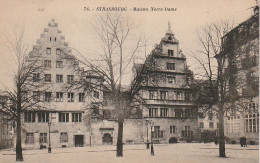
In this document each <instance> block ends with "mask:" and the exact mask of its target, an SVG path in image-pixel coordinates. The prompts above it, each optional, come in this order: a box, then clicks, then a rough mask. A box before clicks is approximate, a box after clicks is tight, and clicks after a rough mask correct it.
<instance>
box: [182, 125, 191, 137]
mask: <svg viewBox="0 0 260 163" xmlns="http://www.w3.org/2000/svg"><path fill="white" fill-rule="evenodd" d="M182 136H183V137H191V136H192V132H191V131H190V126H185V130H184V131H183V132H182Z"/></svg>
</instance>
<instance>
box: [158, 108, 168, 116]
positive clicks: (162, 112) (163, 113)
mask: <svg viewBox="0 0 260 163" xmlns="http://www.w3.org/2000/svg"><path fill="white" fill-rule="evenodd" d="M168 112H169V111H168V108H160V117H168Z"/></svg>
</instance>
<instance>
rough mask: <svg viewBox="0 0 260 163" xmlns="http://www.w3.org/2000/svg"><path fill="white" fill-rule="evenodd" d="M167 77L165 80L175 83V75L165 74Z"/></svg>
mask: <svg viewBox="0 0 260 163" xmlns="http://www.w3.org/2000/svg"><path fill="white" fill-rule="evenodd" d="M166 78H167V82H168V83H170V84H172V83H176V77H175V76H166Z"/></svg>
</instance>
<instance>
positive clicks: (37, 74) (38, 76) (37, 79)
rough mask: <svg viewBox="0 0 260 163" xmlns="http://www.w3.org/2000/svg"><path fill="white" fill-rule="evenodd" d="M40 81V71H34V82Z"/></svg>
mask: <svg viewBox="0 0 260 163" xmlns="http://www.w3.org/2000/svg"><path fill="white" fill-rule="evenodd" d="M38 81H40V74H39V73H33V82H38Z"/></svg>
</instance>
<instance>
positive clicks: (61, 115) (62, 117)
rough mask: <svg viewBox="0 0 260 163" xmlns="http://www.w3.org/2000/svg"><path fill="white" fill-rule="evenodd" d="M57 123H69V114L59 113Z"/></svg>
mask: <svg viewBox="0 0 260 163" xmlns="http://www.w3.org/2000/svg"><path fill="white" fill-rule="evenodd" d="M59 122H69V113H59Z"/></svg>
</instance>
